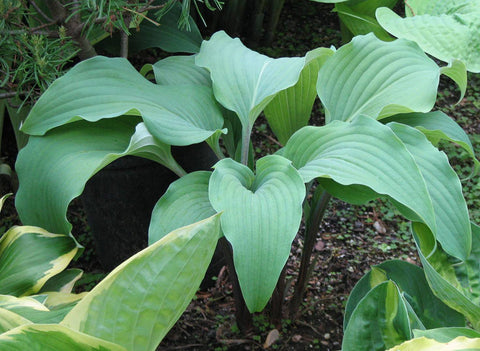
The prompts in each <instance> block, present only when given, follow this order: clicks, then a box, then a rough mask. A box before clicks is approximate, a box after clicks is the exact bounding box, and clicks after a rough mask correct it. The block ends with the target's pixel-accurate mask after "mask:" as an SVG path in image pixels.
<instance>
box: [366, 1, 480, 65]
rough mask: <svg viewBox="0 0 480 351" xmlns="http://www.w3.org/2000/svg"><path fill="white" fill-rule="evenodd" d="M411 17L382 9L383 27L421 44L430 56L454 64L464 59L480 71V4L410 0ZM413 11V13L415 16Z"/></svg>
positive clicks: (379, 20)
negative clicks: (403, 16) (455, 60)
mask: <svg viewBox="0 0 480 351" xmlns="http://www.w3.org/2000/svg"><path fill="white" fill-rule="evenodd" d="M405 10H406V13H407V15H409V17H406V18H401V17H400V16H398V15H397V14H395V13H394V12H393V11H392V10H390V9H387V8H379V9H378V10H377V13H376V16H377V20H378V22H379V23H380V25H381V26H382V27H383V28H385V29H386V30H387V31H388V32H390V33H391V34H393V35H394V36H396V37H398V38H405V39H409V40H412V41H415V42H417V43H418V45H419V46H420V47H421V48H422V49H423V50H424V51H425V52H427V53H429V54H430V55H432V56H434V57H436V58H438V59H440V60H442V61H445V62H450V61H451V60H452V59H457V60H461V61H463V62H464V63H465V65H466V66H467V69H468V70H469V71H471V72H477V73H478V72H480V37H479V36H478V33H479V31H480V1H478V0H465V1H444V0H424V1H409V2H408V6H406V8H405ZM412 11H413V14H412Z"/></svg>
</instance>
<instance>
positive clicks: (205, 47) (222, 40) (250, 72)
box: [195, 31, 305, 135]
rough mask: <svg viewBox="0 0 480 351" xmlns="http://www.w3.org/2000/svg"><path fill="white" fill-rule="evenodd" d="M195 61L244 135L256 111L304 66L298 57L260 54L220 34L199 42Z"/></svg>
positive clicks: (292, 81) (291, 83)
mask: <svg viewBox="0 0 480 351" xmlns="http://www.w3.org/2000/svg"><path fill="white" fill-rule="evenodd" d="M195 62H196V64H197V65H198V66H200V67H205V68H206V69H208V70H209V71H210V75H211V78H212V82H213V91H214V94H215V97H216V99H217V100H218V101H219V102H220V103H221V104H222V105H223V106H224V107H226V108H227V109H229V110H231V111H234V112H235V113H236V114H237V115H238V117H239V118H240V121H241V122H242V126H243V128H244V129H248V135H249V134H250V130H251V128H252V126H253V123H254V122H255V120H256V118H257V117H258V115H259V114H260V112H262V110H263V109H264V108H265V106H266V105H267V104H268V103H269V102H270V101H271V100H272V99H273V98H274V97H275V95H276V94H277V93H278V92H279V91H281V90H284V89H286V88H289V87H291V86H293V85H294V84H295V83H296V82H297V81H298V78H299V75H300V72H301V70H302V69H303V66H304V65H305V59H304V58H300V57H292V58H279V59H272V58H270V57H267V56H264V55H261V54H259V53H257V52H255V51H252V50H250V49H248V48H247V47H245V46H244V45H243V44H242V42H241V41H240V39H238V38H236V39H232V38H230V37H229V36H228V35H227V34H226V33H225V32H223V31H221V32H217V33H215V34H214V35H213V36H212V37H211V39H210V40H208V41H204V42H203V43H202V46H201V48H200V53H199V54H198V55H197V57H196V60H195ZM244 134H245V133H244Z"/></svg>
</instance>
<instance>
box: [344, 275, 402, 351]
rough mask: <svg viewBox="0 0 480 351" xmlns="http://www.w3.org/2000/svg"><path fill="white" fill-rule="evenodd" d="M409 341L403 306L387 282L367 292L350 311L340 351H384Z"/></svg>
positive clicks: (400, 299) (390, 284)
mask: <svg viewBox="0 0 480 351" xmlns="http://www.w3.org/2000/svg"><path fill="white" fill-rule="evenodd" d="M410 338H411V334H410V327H409V322H408V311H407V307H406V305H405V302H404V301H403V299H402V297H401V294H400V291H399V290H398V288H397V286H396V285H395V283H393V282H392V281H386V282H383V283H380V284H378V285H377V286H375V287H374V288H373V289H372V290H370V291H369V293H368V294H367V295H366V296H365V297H364V298H363V299H362V300H361V301H360V302H359V304H358V305H357V307H356V308H355V310H354V311H353V313H352V316H351V318H350V322H349V323H348V326H347V329H346V330H345V332H344V336H343V341H342V350H344V351H350V350H369V351H370V350H371V351H383V350H385V349H386V348H389V347H392V346H395V345H398V344H399V343H401V342H403V341H405V340H408V339H410Z"/></svg>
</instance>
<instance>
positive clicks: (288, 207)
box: [208, 155, 305, 312]
mask: <svg viewBox="0 0 480 351" xmlns="http://www.w3.org/2000/svg"><path fill="white" fill-rule="evenodd" d="M256 166H257V167H256V175H254V174H253V172H252V171H251V170H250V169H249V168H248V167H246V166H244V165H242V164H240V163H238V162H235V161H233V160H232V159H224V160H221V161H219V162H218V163H217V164H216V165H215V167H214V168H215V170H214V171H213V173H212V175H211V177H210V183H209V190H208V191H209V198H210V202H211V204H212V206H213V208H214V209H215V210H216V211H218V212H220V211H223V215H222V218H221V222H222V230H223V233H224V235H225V237H226V239H227V240H228V241H229V242H230V244H231V245H232V248H233V259H234V263H235V270H236V272H237V275H238V280H239V282H240V287H241V289H242V294H243V296H244V298H245V302H246V304H247V307H248V309H249V310H250V312H257V311H261V310H262V309H263V308H264V307H265V305H266V304H267V302H268V300H269V299H270V296H271V295H272V292H273V290H274V288H275V285H276V284H277V281H278V277H279V276H280V273H281V271H282V269H283V267H284V265H285V263H286V261H287V259H288V256H289V253H290V247H291V245H292V241H293V239H294V238H295V235H296V233H297V231H298V228H299V226H300V221H301V218H302V202H303V200H304V197H305V185H304V183H303V180H302V178H301V176H300V175H299V174H298V172H297V170H296V169H295V168H294V167H293V166H292V165H291V163H290V161H289V160H287V159H285V158H283V157H281V156H277V155H270V156H265V157H263V158H261V159H259V160H258V161H257V165H256Z"/></svg>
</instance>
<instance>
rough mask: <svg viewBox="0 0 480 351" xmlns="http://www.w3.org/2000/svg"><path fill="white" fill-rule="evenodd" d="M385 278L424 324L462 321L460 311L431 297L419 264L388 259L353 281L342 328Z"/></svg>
mask: <svg viewBox="0 0 480 351" xmlns="http://www.w3.org/2000/svg"><path fill="white" fill-rule="evenodd" d="M378 272H381V273H383V277H381V279H378ZM387 280H392V281H393V282H395V284H396V285H397V287H398V288H399V290H400V292H401V293H402V296H404V298H405V299H406V301H407V302H408V303H409V305H410V306H411V307H412V308H413V310H414V312H415V314H416V315H417V316H418V318H419V319H420V320H421V322H422V324H423V325H425V327H426V328H428V329H430V328H437V327H442V326H463V325H465V318H464V317H463V316H462V315H461V314H460V313H458V312H456V311H455V310H452V309H450V308H449V307H448V306H446V305H445V304H444V303H443V302H442V301H441V300H439V299H438V298H437V297H435V295H434V294H433V293H432V291H431V290H430V287H429V286H428V283H427V280H426V278H425V274H424V272H423V270H422V269H421V268H420V267H418V266H415V265H413V264H410V263H408V262H404V261H400V260H392V261H386V262H383V263H381V264H379V265H376V266H374V267H372V270H371V271H370V272H368V273H367V274H365V275H364V276H363V277H362V279H360V280H359V282H358V283H357V284H356V285H355V287H354V288H353V290H352V292H351V294H350V296H349V298H348V302H347V306H346V309H345V318H344V324H343V328H344V329H345V328H346V327H347V326H348V322H349V320H350V316H351V315H352V313H353V311H354V310H355V308H356V306H357V305H358V304H359V302H360V301H361V300H362V299H363V297H365V296H366V295H367V294H368V292H369V291H370V290H371V289H373V288H374V287H375V286H377V285H378V284H380V283H382V282H384V281H387Z"/></svg>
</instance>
